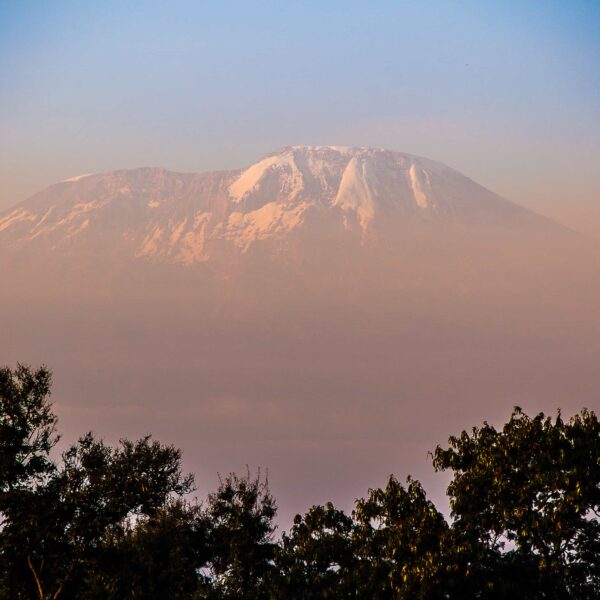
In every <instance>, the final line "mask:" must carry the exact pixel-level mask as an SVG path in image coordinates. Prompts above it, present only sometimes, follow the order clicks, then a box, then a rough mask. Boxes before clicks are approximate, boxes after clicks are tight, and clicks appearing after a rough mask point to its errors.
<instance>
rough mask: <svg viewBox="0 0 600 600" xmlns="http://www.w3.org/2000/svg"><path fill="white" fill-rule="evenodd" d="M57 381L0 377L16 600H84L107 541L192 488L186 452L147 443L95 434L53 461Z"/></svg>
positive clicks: (3, 495)
mask: <svg viewBox="0 0 600 600" xmlns="http://www.w3.org/2000/svg"><path fill="white" fill-rule="evenodd" d="M50 381H51V377H50V373H49V372H48V371H47V370H46V369H39V370H38V371H32V370H31V369H30V368H28V367H24V366H18V367H17V369H16V370H14V371H11V370H10V369H0V461H1V462H0V465H1V471H0V513H1V516H2V525H1V531H0V552H1V558H2V574H1V576H2V578H3V580H4V584H5V586H4V589H5V590H8V592H7V593H8V597H9V598H21V597H22V598H32V597H38V598H39V599H40V600H48V599H57V598H59V597H60V598H80V597H82V591H81V590H82V589H85V588H86V586H87V583H86V582H87V579H88V578H89V574H90V573H92V572H94V570H95V568H96V567H97V563H96V559H97V557H98V556H99V555H100V554H101V552H100V551H101V549H102V546H103V544H104V543H105V540H106V539H107V538H110V536H111V535H112V534H113V533H114V532H119V531H122V530H123V529H124V528H126V527H127V526H128V524H129V523H131V521H132V520H135V519H139V518H141V517H152V516H154V515H156V514H157V513H158V512H159V511H160V510H161V509H162V507H163V506H164V505H165V504H166V503H167V502H169V501H170V499H171V498H173V497H176V496H180V495H182V494H185V493H187V492H188V491H190V490H191V487H192V484H193V478H192V477H191V476H185V475H183V474H182V472H181V452H180V450H177V449H175V448H174V447H172V446H163V445H161V444H159V443H158V442H154V441H152V440H151V439H150V438H149V437H146V438H143V439H141V440H139V441H137V442H130V441H127V440H124V441H122V442H121V443H120V445H119V446H118V447H117V448H110V447H108V446H106V445H105V444H104V443H103V442H102V441H98V440H96V439H94V437H93V436H92V435H91V434H88V435H86V436H84V437H83V438H81V439H80V440H79V442H78V443H77V444H75V445H74V446H72V447H71V448H70V449H69V450H67V452H65V454H64V455H63V460H62V464H61V465H60V466H59V465H57V464H56V463H55V462H53V461H52V460H51V459H50V451H51V450H52V448H53V446H54V445H55V444H56V441H57V440H58V437H57V436H56V434H55V426H56V417H55V416H54V414H53V413H52V410H51V405H50V403H49V400H48V396H49V391H50Z"/></svg>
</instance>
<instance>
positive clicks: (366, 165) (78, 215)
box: [0, 146, 559, 265]
mask: <svg viewBox="0 0 600 600" xmlns="http://www.w3.org/2000/svg"><path fill="white" fill-rule="evenodd" d="M423 227H425V228H429V229H432V228H433V229H435V228H439V227H442V228H445V229H448V228H461V229H463V230H467V231H505V232H508V231H523V230H528V231H533V230H535V231H551V230H558V229H559V228H558V226H555V225H554V224H552V223H551V222H550V221H548V220H546V219H544V218H543V217H541V216H538V215H535V214H534V213H532V212H530V211H527V210H525V209H523V208H521V207H519V206H517V205H515V204H513V203H511V202H509V201H507V200H504V199H502V198H500V197H499V196H497V195H496V194H494V193H492V192H490V191H488V190H486V189H485V188H483V187H482V186H480V185H478V184H477V183H475V182H474V181H472V180H470V179H468V178H467V177H465V176H463V175H461V174H460V173H458V172H457V171H454V170H453V169H450V168H448V167H446V166H444V165H442V164H440V163H437V162H434V161H431V160H427V159H425V158H419V157H415V156H411V155H408V154H403V153H399V152H391V151H387V150H378V149H366V148H347V147H333V146H331V147H330V146H317V147H304V146H301V147H287V148H284V149H282V150H280V151H278V152H275V153H273V154H271V155H269V156H266V157H264V158H263V159H261V160H259V161H258V162H256V163H255V164H253V165H251V166H250V167H248V168H247V169H245V170H242V171H224V172H213V173H203V174H194V173H174V172H170V171H166V170H164V169H155V168H143V169H135V170H130V171H115V172H111V173H103V174H90V175H81V176H78V177H74V178H72V179H69V180H66V181H63V182H61V183H58V184H56V185H53V186H51V187H50V188H48V189H46V190H44V191H42V192H40V193H38V194H37V195H35V196H33V197H32V198H30V199H29V200H26V201H25V202H23V203H21V204H19V205H17V206H16V207H14V208H12V209H10V210H8V211H6V212H5V213H4V214H2V215H0V247H2V248H4V251H5V252H10V251H15V250H19V249H21V250H25V251H30V252H34V253H40V252H43V253H44V254H46V255H47V254H48V253H50V254H52V253H54V254H56V255H57V256H60V257H65V256H75V257H76V256H78V255H85V254H86V253H88V252H92V253H96V254H97V256H108V255H110V256H112V257H114V258H117V259H121V260H136V259H144V260H150V261H152V262H161V263H177V264H181V265H197V264H201V263H210V261H211V260H212V259H215V260H216V259H218V258H222V257H223V256H227V257H229V258H232V257H235V256H237V255H242V254H245V253H248V252H249V251H251V250H253V249H256V248H257V247H260V246H261V245H262V246H267V245H271V247H275V248H277V249H278V250H279V251H281V248H282V246H286V245H289V244H292V243H293V242H294V241H300V240H303V241H304V242H305V243H309V242H308V240H311V239H314V238H313V237H312V236H315V235H317V236H320V239H321V241H322V240H323V238H327V239H329V240H330V241H331V240H338V242H339V241H340V240H344V242H347V243H351V244H354V245H373V244H375V245H376V244H377V243H378V242H380V241H382V240H384V239H388V240H393V239H394V238H395V237H399V236H401V235H402V233H401V232H406V231H407V230H409V229H413V230H414V229H415V228H423ZM323 251H325V252H327V248H323Z"/></svg>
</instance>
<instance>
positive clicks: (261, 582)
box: [204, 473, 277, 600]
mask: <svg viewBox="0 0 600 600" xmlns="http://www.w3.org/2000/svg"><path fill="white" fill-rule="evenodd" d="M276 512H277V508H276V505H275V501H274V499H273V496H272V495H271V493H270V492H269V489H268V484H267V482H266V481H262V480H261V478H260V473H259V474H258V475H257V476H256V478H252V477H250V475H249V474H248V475H247V476H246V477H239V476H237V475H235V474H231V475H228V476H227V477H226V478H225V479H223V480H222V481H221V483H220V485H219V487H218V489H217V491H216V492H214V493H212V494H209V496H208V500H207V505H206V507H205V510H204V518H205V520H206V524H207V527H208V543H209V552H210V558H209V562H208V573H209V576H210V579H211V583H212V589H211V591H210V593H209V595H208V597H210V598H219V599H221V598H222V599H226V598H227V599H229V598H231V599H234V598H236V599H240V600H242V599H246V598H247V599H248V600H250V599H255V600H259V599H261V598H268V597H269V596H270V594H271V593H272V592H271V591H270V590H271V588H272V585H273V584H272V579H273V576H274V562H273V560H274V558H275V549H276V544H275V543H274V542H273V534H274V531H275V525H274V524H273V519H274V517H275V514H276Z"/></svg>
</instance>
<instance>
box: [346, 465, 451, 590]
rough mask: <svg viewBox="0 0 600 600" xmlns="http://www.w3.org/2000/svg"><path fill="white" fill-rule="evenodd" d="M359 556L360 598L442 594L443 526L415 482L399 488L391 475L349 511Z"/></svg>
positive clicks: (445, 530) (446, 583)
mask: <svg viewBox="0 0 600 600" xmlns="http://www.w3.org/2000/svg"><path fill="white" fill-rule="evenodd" d="M353 516H354V519H355V520H356V522H357V526H356V529H355V551H356V553H357V555H358V557H359V558H360V562H359V564H360V574H359V577H358V579H359V587H358V589H359V592H360V594H359V595H360V596H361V597H371V598H400V599H402V600H409V599H410V600H412V599H425V598H428V599H429V598H431V599H434V598H446V597H448V596H447V595H446V594H447V591H448V589H447V588H448V586H449V581H448V580H447V578H446V577H445V571H444V563H443V554H444V543H445V541H446V538H447V533H448V525H447V523H446V521H445V520H444V517H443V515H442V514H441V513H440V512H439V511H438V510H437V509H436V508H435V506H434V505H433V504H432V503H431V502H430V501H429V500H427V497H426V495H425V491H424V490H423V488H422V486H421V484H420V483H419V482H418V481H415V480H413V479H411V478H410V477H409V478H408V480H407V486H406V487H404V486H403V485H402V484H401V483H400V482H399V481H398V480H397V479H396V478H395V477H393V476H391V477H390V479H389V481H388V483H387V486H386V487H385V489H378V488H377V489H372V490H369V495H368V497H367V498H366V499H361V500H358V501H357V503H356V508H355V510H354V513H353Z"/></svg>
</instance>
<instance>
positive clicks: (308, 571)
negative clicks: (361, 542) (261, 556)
mask: <svg viewBox="0 0 600 600" xmlns="http://www.w3.org/2000/svg"><path fill="white" fill-rule="evenodd" d="M353 528H354V523H353V521H352V518H351V517H349V516H348V515H346V514H345V513H344V512H343V511H341V510H339V509H337V508H335V507H334V506H333V504H331V502H328V503H327V504H326V505H324V506H313V507H312V508H311V509H310V510H309V511H308V512H307V513H306V514H305V515H304V516H301V515H296V517H295V519H294V525H293V526H292V528H291V530H290V532H289V534H285V533H284V534H283V536H282V542H281V547H280V551H279V553H278V559H277V565H278V568H279V573H280V579H279V586H280V587H279V597H282V598H299V599H302V600H312V599H313V598H314V599H317V598H319V599H323V600H326V599H328V598H332V599H333V598H355V597H356V595H355V589H356V586H355V582H354V567H355V563H356V560H355V556H354V549H353V541H352V534H353Z"/></svg>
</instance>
